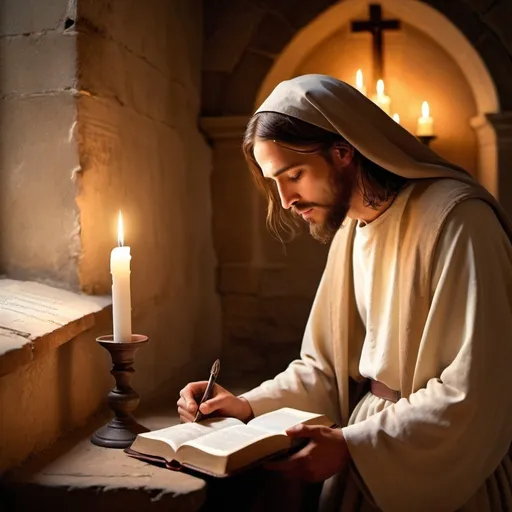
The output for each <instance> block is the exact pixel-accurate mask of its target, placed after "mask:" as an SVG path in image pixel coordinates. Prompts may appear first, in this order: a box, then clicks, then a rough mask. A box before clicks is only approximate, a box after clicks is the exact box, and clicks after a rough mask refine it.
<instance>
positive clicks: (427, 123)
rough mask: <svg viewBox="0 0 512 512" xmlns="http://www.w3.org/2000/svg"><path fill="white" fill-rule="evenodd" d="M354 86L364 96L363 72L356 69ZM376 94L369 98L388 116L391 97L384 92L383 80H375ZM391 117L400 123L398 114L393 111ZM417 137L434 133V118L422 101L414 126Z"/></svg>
mask: <svg viewBox="0 0 512 512" xmlns="http://www.w3.org/2000/svg"><path fill="white" fill-rule="evenodd" d="M356 88H357V89H358V91H359V92H360V93H362V94H364V95H365V96H366V87H365V85H364V82H363V72H362V71H361V70H360V69H358V70H357V73H356ZM376 89H377V91H376V94H374V95H372V97H371V100H372V101H373V102H374V103H375V104H376V105H378V106H379V107H380V108H381V109H382V110H383V111H384V112H386V114H387V115H388V116H391V98H390V97H389V96H388V95H386V93H385V92H384V80H382V79H380V80H377V86H376ZM392 117H393V119H394V120H395V121H396V122H397V123H399V124H400V116H399V115H398V114H397V113H395V114H393V116H392ZM416 135H417V136H418V137H432V136H433V135H434V120H433V118H432V117H431V116H430V108H429V106H428V103H427V102H426V101H424V102H423V103H422V105H421V117H420V118H419V119H418V124H417V127H416Z"/></svg>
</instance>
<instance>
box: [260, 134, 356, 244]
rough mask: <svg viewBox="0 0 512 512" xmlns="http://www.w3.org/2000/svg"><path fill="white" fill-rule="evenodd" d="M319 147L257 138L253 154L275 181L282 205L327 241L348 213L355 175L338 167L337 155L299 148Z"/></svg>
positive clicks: (268, 178) (311, 231)
mask: <svg viewBox="0 0 512 512" xmlns="http://www.w3.org/2000/svg"><path fill="white" fill-rule="evenodd" d="M317 148H318V145H316V146H311V147H307V148H303V147H301V148H299V147H297V148H295V147H292V146H291V145H289V144H284V145H280V143H275V142H273V141H268V140H261V139H256V141H255V143H254V157H255V159H256V162H257V163H258V165H259V166H260V168H261V170H262V172H263V176H264V178H265V179H267V180H271V181H273V182H275V186H276V187H277V191H278V193H279V197H280V199H281V205H282V207H283V208H286V209H292V211H293V212H294V213H296V214H297V215H299V216H301V217H302V218H303V219H304V220H305V221H306V222H308V223H309V230H310V233H311V235H312V236H313V237H314V238H315V239H316V240H319V241H320V242H322V243H326V242H328V241H329V240H331V239H332V237H333V236H334V234H335V233H336V231H337V230H338V229H339V227H340V226H341V223H342V222H343V220H344V219H345V217H346V215H347V213H348V210H349V207H350V197H351V195H352V191H353V182H354V179H353V173H351V172H350V171H349V170H348V169H338V168H336V159H334V160H333V163H331V162H330V161H329V160H328V159H327V158H326V157H325V155H324V154H322V153H321V152H312V153H300V152H297V151H296V150H297V149H298V150H300V151H304V150H312V151H314V150H315V149H317Z"/></svg>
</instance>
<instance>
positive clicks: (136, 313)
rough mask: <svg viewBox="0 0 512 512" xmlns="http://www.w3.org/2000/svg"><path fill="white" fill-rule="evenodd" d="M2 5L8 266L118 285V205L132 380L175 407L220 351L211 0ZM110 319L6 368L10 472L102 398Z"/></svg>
mask: <svg viewBox="0 0 512 512" xmlns="http://www.w3.org/2000/svg"><path fill="white" fill-rule="evenodd" d="M75 3H76V9H75V7H74V6H75ZM0 14H1V21H0V30H1V32H0V34H1V38H0V52H1V53H0V55H1V59H2V62H1V63H0V73H1V76H0V86H1V95H2V96H1V98H0V108H1V112H0V114H1V123H0V130H1V131H0V163H1V167H0V233H1V235H0V246H1V248H0V270H1V271H2V272H4V273H6V274H7V275H8V276H9V277H16V278H21V279H33V280H40V281H51V282H52V283H54V284H56V285H57V286H59V287H61V288H71V289H74V290H76V291H78V292H80V291H82V292H85V293H89V294H95V295H103V294H109V293H110V287H111V276H110V271H109V257H110V251H111V249H112V248H113V247H114V246H115V245H116V244H117V234H116V227H117V226H116V221H117V212H118V210H120V209H121V210H122V212H123V214H124V220H125V228H126V229H125V243H126V244H127V245H130V246H131V250H132V265H131V270H132V274H131V290H132V308H133V321H132V324H133V331H134V332H136V333H141V334H146V335H148V336H149V338H150V342H149V344H147V345H145V346H144V348H142V349H141V350H140V351H139V352H138V354H137V360H136V365H135V369H136V373H135V376H134V379H133V382H132V384H133V386H134V388H135V389H136V391H137V392H138V393H139V394H140V395H141V397H142V398H143V399H144V398H145V397H148V396H149V395H150V394H151V393H152V392H153V391H154V390H155V389H156V388H159V389H160V390H166V389H167V390H168V392H169V395H170V398H169V409H174V407H175V405H174V404H175V400H176V399H177V392H178V390H179V389H180V388H181V387H182V386H183V385H184V384H186V383H187V382H188V381H189V380H190V379H193V378H195V379H198V378H204V377H205V376H206V375H208V370H209V368H210V365H211V363H212V360H213V358H214V357H217V356H218V355H219V351H220V331H221V327H220V315H221V310H220V300H219V298H218V295H217V294H216V292H215V275H216V274H215V272H216V260H215V255H214V251H213V242H212V208H211V193H210V175H211V170H212V168H211V150H210V148H209V147H208V145H207V143H206V142H205V139H204V137H203V135H202V134H201V133H200V131H199V129H198V126H197V118H198V113H199V103H200V99H199V98H200V87H201V83H200V82H201V53H202V33H201V27H202V8H201V2H200V1H199V0H172V1H170V0H148V1H145V2H141V1H140V0H101V1H99V0H78V2H75V1H74V0H70V1H69V2H68V1H65V0H62V1H58V0H24V1H20V0H6V1H2V2H0ZM108 316H109V315H108V311H107V313H106V314H105V315H103V316H102V319H101V321H99V323H98V324H97V325H96V326H95V328H94V330H91V331H89V332H86V333H84V334H81V335H80V336H78V337H76V338H75V339H72V340H71V341H67V340H66V341H67V342H66V343H65V344H63V345H61V346H60V347H58V348H53V349H52V350H49V351H48V352H47V353H45V354H44V356H43V355H40V356H38V357H37V358H36V359H34V360H33V361H32V362H31V363H28V364H26V365H24V366H22V367H20V368H19V369H18V370H16V371H13V372H11V373H8V374H7V375H5V376H2V377H1V381H0V388H1V389H2V393H0V395H1V396H0V404H1V407H0V409H1V410H2V413H1V414H0V432H2V436H1V437H2V439H3V440H4V442H5V441H7V442H9V443H10V448H9V450H5V451H2V444H1V443H0V452H1V453H0V473H1V472H2V471H4V470H5V469H7V468H8V467H9V466H12V465H13V464H16V463H18V462H20V461H21V460H23V458H25V457H26V456H27V455H28V454H30V453H31V452H33V451H37V450H40V449H41V448H43V447H44V446H46V445H48V444H49V443H50V442H52V441H53V440H55V438H56V437H58V436H59V435H60V434H61V433H62V432H63V431H65V430H67V429H71V428H74V427H76V426H77V425H78V424H80V423H83V422H84V421H86V420H87V419H88V418H89V417H90V415H91V414H93V413H94V412H95V411H97V410H98V408H99V407H101V406H104V405H105V402H106V394H107V391H108V390H109V389H110V388H112V386H113V382H114V381H113V379H112V376H111V375H110V374H109V368H110V366H111V364H110V358H109V356H108V354H107V352H106V351H105V350H104V349H102V348H101V347H100V346H99V345H98V344H97V343H96V342H95V337H96V336H98V335H100V334H106V333H109V332H111V331H112V327H111V319H110V318H108ZM105 317H106V318H105ZM1 325H2V324H1V323H0V326H1ZM37 341H38V340H35V342H34V345H35V350H36V351H37V349H38V346H37ZM60 343H62V340H61V341H60ZM2 348H5V347H2ZM18 402H19V403H18ZM4 434H5V435H4Z"/></svg>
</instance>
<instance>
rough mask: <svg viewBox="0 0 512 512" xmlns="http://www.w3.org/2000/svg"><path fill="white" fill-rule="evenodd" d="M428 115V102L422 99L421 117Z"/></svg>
mask: <svg viewBox="0 0 512 512" xmlns="http://www.w3.org/2000/svg"><path fill="white" fill-rule="evenodd" d="M429 116H430V108H429V106H428V103H427V102H426V101H424V102H423V103H422V105H421V117H429Z"/></svg>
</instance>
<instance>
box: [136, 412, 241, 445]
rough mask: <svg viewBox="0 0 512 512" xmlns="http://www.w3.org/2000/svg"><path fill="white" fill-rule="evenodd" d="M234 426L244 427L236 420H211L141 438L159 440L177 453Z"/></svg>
mask: <svg viewBox="0 0 512 512" xmlns="http://www.w3.org/2000/svg"><path fill="white" fill-rule="evenodd" d="M234 425H243V423H242V422H241V421H240V420H237V419H236V418H211V419H206V420H203V421H201V422H199V423H181V424H179V425H174V426H172V427H167V428H163V429H160V430H155V431H153V432H144V433H143V434H139V437H147V438H149V439H157V440H159V441H163V442H164V443H167V444H169V445H170V446H171V447H172V448H173V450H174V451H176V450H177V449H178V448H179V447H180V446H181V445H182V444H183V443H186V442H187V441H192V440H193V439H197V438H200V437H202V436H205V435H207V434H211V433H212V432H215V431H217V430H223V429H226V428H228V427H232V426H234Z"/></svg>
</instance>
